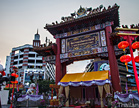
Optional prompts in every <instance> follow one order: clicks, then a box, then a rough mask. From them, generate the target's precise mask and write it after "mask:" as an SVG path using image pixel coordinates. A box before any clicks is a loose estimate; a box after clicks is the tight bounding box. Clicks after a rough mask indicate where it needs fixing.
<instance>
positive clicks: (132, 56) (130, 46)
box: [127, 36, 139, 95]
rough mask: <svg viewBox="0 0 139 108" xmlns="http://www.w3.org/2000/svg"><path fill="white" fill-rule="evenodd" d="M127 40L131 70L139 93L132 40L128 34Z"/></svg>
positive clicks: (138, 80)
mask: <svg viewBox="0 0 139 108" xmlns="http://www.w3.org/2000/svg"><path fill="white" fill-rule="evenodd" d="M127 41H128V43H129V49H130V54H131V59H132V65H133V70H134V75H135V81H136V85H137V91H138V95H139V79H138V73H137V69H136V64H135V60H134V55H133V50H132V45H131V44H132V40H131V37H130V36H127Z"/></svg>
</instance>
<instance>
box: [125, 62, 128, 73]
mask: <svg viewBox="0 0 139 108" xmlns="http://www.w3.org/2000/svg"><path fill="white" fill-rule="evenodd" d="M125 65H126V70H127V71H128V66H127V63H125Z"/></svg>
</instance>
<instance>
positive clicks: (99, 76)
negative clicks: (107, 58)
mask: <svg viewBox="0 0 139 108" xmlns="http://www.w3.org/2000/svg"><path fill="white" fill-rule="evenodd" d="M106 79H109V73H108V71H94V72H85V73H74V74H66V75H65V76H64V77H63V78H62V79H61V81H60V82H80V81H92V80H106Z"/></svg>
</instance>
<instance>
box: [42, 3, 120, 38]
mask: <svg viewBox="0 0 139 108" xmlns="http://www.w3.org/2000/svg"><path fill="white" fill-rule="evenodd" d="M118 9H119V6H117V5H114V6H113V7H109V8H108V9H107V10H106V9H105V8H104V9H103V11H98V12H95V13H92V14H88V15H87V16H84V17H81V18H73V19H72V20H69V21H65V22H61V23H56V24H53V25H52V24H46V26H45V27H44V29H47V30H48V31H49V32H50V33H51V34H52V35H56V34H60V33H62V32H63V31H66V32H67V31H69V30H72V28H74V27H76V26H78V27H77V28H79V27H80V26H81V25H85V26H90V25H91V23H92V25H94V24H101V23H104V22H106V21H114V24H115V25H116V26H119V13H118Z"/></svg>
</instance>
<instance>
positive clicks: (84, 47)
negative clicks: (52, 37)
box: [60, 30, 107, 59]
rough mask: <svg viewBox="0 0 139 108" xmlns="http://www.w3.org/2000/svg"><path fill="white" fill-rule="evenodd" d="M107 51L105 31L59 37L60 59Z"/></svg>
mask: <svg viewBox="0 0 139 108" xmlns="http://www.w3.org/2000/svg"><path fill="white" fill-rule="evenodd" d="M104 52H107V47H106V37H105V31H104V30H102V31H99V32H95V33H90V34H86V35H80V36H76V37H70V38H66V39H61V55H60V59H65V58H71V57H77V56H84V55H90V54H97V53H104Z"/></svg>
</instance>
